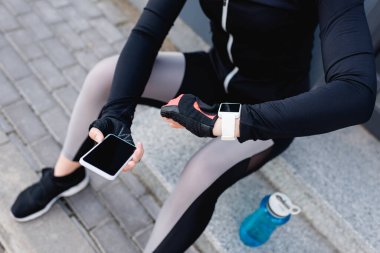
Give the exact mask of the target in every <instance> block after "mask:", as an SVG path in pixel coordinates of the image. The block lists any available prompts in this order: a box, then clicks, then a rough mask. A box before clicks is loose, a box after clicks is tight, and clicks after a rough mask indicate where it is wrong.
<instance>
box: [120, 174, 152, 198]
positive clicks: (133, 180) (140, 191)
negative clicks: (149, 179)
mask: <svg viewBox="0 0 380 253" xmlns="http://www.w3.org/2000/svg"><path fill="white" fill-rule="evenodd" d="M119 177H120V179H121V180H122V181H123V182H124V183H125V184H126V185H127V187H128V189H129V190H130V191H131V193H132V194H133V196H135V197H136V198H138V197H140V196H142V195H144V194H145V193H146V190H145V186H144V185H143V184H142V183H141V182H140V180H139V179H138V178H137V177H136V176H135V175H133V173H132V172H127V173H121V174H120V176H119Z"/></svg>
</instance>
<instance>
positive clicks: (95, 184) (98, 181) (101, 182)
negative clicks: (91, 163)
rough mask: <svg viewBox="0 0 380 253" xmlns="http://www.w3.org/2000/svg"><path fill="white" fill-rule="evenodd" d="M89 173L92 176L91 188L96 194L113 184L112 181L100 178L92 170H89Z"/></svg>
mask: <svg viewBox="0 0 380 253" xmlns="http://www.w3.org/2000/svg"><path fill="white" fill-rule="evenodd" d="M87 172H88V174H89V176H90V184H91V187H92V188H93V189H94V191H96V192H97V191H100V190H102V189H103V188H105V187H107V185H109V184H111V183H112V181H110V180H107V179H105V178H103V177H101V176H99V175H98V174H96V173H94V172H92V171H91V170H87Z"/></svg>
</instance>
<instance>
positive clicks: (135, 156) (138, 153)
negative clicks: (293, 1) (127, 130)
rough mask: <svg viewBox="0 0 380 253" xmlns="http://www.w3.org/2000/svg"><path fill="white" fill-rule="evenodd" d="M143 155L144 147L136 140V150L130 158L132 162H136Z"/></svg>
mask: <svg viewBox="0 0 380 253" xmlns="http://www.w3.org/2000/svg"><path fill="white" fill-rule="evenodd" d="M143 155H144V147H143V145H142V143H140V142H138V143H137V145H136V150H135V152H134V153H133V155H132V160H133V161H134V162H136V163H138V162H139V161H140V160H141V158H142V157H143Z"/></svg>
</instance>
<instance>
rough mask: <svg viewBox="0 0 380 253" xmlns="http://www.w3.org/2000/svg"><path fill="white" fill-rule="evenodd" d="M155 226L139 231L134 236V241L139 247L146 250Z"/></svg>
mask: <svg viewBox="0 0 380 253" xmlns="http://www.w3.org/2000/svg"><path fill="white" fill-rule="evenodd" d="M152 230H153V225H149V226H147V227H146V228H144V229H142V230H141V231H138V232H137V233H136V234H135V235H134V236H133V240H134V241H135V242H136V244H137V246H138V247H139V248H140V249H141V250H144V247H145V245H146V244H147V243H148V240H149V237H150V234H152Z"/></svg>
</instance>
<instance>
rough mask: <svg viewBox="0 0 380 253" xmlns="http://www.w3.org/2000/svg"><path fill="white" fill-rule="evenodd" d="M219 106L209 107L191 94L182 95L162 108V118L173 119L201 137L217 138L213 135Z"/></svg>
mask: <svg viewBox="0 0 380 253" xmlns="http://www.w3.org/2000/svg"><path fill="white" fill-rule="evenodd" d="M218 108H219V105H218V104H215V105H208V104H206V103H204V102H202V101H201V100H200V99H199V98H197V97H196V96H194V95H191V94H182V95H180V96H178V97H177V98H175V99H172V100H170V101H169V103H167V104H166V105H164V106H163V107H161V116H162V117H166V118H170V119H173V120H174V121H176V122H178V123H179V124H181V125H182V126H184V127H185V128H186V129H187V130H189V131H190V132H192V133H193V134H195V135H196V136H199V137H215V136H214V135H213V133H212V130H213V128H214V125H215V122H216V120H217V119H218V115H217V114H218Z"/></svg>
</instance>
